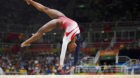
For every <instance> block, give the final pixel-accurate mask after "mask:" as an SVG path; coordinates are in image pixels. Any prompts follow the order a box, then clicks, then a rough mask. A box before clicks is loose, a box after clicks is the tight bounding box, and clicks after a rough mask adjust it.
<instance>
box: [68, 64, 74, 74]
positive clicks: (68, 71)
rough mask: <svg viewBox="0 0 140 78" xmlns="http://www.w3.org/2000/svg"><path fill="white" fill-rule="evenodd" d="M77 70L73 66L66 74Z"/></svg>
mask: <svg viewBox="0 0 140 78" xmlns="http://www.w3.org/2000/svg"><path fill="white" fill-rule="evenodd" d="M74 69H75V67H74V66H72V67H71V68H70V69H69V70H68V71H66V73H69V72H72V71H73V70H74Z"/></svg>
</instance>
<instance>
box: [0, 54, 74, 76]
mask: <svg viewBox="0 0 140 78" xmlns="http://www.w3.org/2000/svg"><path fill="white" fill-rule="evenodd" d="M66 57H67V58H66V59H65V67H63V70H62V71H59V72H58V71H57V68H58V66H59V53H52V54H47V53H22V52H16V53H13V52H11V53H9V52H1V53H0V67H1V68H2V69H3V71H4V72H5V74H10V75H11V74H14V75H15V74H17V75H18V74H22V75H26V74H28V75H46V74H51V75H53V74H67V73H65V72H66V70H68V69H69V68H70V65H71V63H72V57H71V54H68V55H67V56H66Z"/></svg>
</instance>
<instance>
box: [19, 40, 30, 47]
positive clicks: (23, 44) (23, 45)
mask: <svg viewBox="0 0 140 78" xmlns="http://www.w3.org/2000/svg"><path fill="white" fill-rule="evenodd" d="M30 45H31V44H30V43H27V42H26V41H25V42H23V43H22V44H21V47H26V46H30Z"/></svg>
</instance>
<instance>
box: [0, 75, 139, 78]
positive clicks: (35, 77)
mask: <svg viewBox="0 0 140 78" xmlns="http://www.w3.org/2000/svg"><path fill="white" fill-rule="evenodd" d="M0 78H140V75H15V76H14V75H13V76H12V75H7V76H2V75H1V76H0Z"/></svg>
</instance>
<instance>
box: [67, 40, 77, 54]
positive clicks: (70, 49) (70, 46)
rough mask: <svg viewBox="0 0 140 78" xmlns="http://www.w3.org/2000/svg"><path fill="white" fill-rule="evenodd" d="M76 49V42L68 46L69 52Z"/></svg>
mask: <svg viewBox="0 0 140 78" xmlns="http://www.w3.org/2000/svg"><path fill="white" fill-rule="evenodd" d="M76 47H77V45H76V43H75V42H70V43H69V44H68V51H69V52H72V51H75V49H76Z"/></svg>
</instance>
